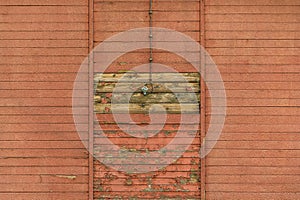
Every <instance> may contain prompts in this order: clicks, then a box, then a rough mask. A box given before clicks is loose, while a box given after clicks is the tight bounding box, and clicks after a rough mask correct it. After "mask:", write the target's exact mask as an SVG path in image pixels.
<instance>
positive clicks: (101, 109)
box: [95, 104, 199, 113]
mask: <svg viewBox="0 0 300 200" xmlns="http://www.w3.org/2000/svg"><path fill="white" fill-rule="evenodd" d="M160 105H161V106H163V107H164V108H165V109H166V112H167V113H197V112H198V113H199V104H181V105H179V104H160ZM127 107H128V105H124V104H114V113H126V112H127V111H128V109H126V108H127ZM150 108H151V111H152V112H155V113H158V112H161V110H160V109H161V108H160V109H159V110H157V109H156V108H155V107H152V106H150V105H148V104H146V105H140V104H129V110H130V112H132V113H148V112H149V109H150ZM95 112H97V113H110V112H111V105H110V104H107V105H106V104H98V105H95Z"/></svg>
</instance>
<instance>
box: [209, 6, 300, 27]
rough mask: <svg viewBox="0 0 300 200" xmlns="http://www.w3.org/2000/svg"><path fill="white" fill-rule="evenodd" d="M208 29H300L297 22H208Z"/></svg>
mask: <svg viewBox="0 0 300 200" xmlns="http://www.w3.org/2000/svg"><path fill="white" fill-rule="evenodd" d="M299 8H300V7H299ZM205 29H206V30H208V31H230V30H234V31H251V30H255V31H281V30H285V31H300V26H299V25H298V24H297V23H286V22H284V23H271V22H269V23H254V22H253V23H246V22H244V23H224V22H223V23H207V25H206V26H205Z"/></svg>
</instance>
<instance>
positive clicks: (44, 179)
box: [0, 175, 87, 184]
mask: <svg viewBox="0 0 300 200" xmlns="http://www.w3.org/2000/svg"><path fill="white" fill-rule="evenodd" d="M86 182H87V176H83V175H65V176H62V175H56V176H55V175H54V176H53V175H41V176H38V175H2V176H1V181H0V184H3V183H6V184H11V183H16V184H20V183H23V184H28V183H33V184H36V183H41V184H43V183H57V184H60V183H65V184H73V183H75V184H78V183H86Z"/></svg>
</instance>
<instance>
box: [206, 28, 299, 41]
mask: <svg viewBox="0 0 300 200" xmlns="http://www.w3.org/2000/svg"><path fill="white" fill-rule="evenodd" d="M205 37H206V39H208V40H211V39H214V40H215V39H218V40H247V39H248V40H254V39H256V40H267V39H269V40H294V39H297V38H298V39H299V37H300V34H299V33H298V32H288V31H284V30H282V31H276V32H270V31H268V32H267V31H260V32H257V31H255V30H253V31H207V33H206V36H205Z"/></svg>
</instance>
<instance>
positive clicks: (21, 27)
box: [0, 22, 88, 32]
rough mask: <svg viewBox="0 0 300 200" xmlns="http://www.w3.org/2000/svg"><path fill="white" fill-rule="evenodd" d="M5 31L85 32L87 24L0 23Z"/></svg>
mask: <svg viewBox="0 0 300 200" xmlns="http://www.w3.org/2000/svg"><path fill="white" fill-rule="evenodd" d="M0 29H1V30H5V31H31V32H34V31H48V32H50V31H57V32H59V31H70V32H71V31H87V29H88V27H87V23H61V22H58V23H41V22H38V23H32V22H29V23H0Z"/></svg>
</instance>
